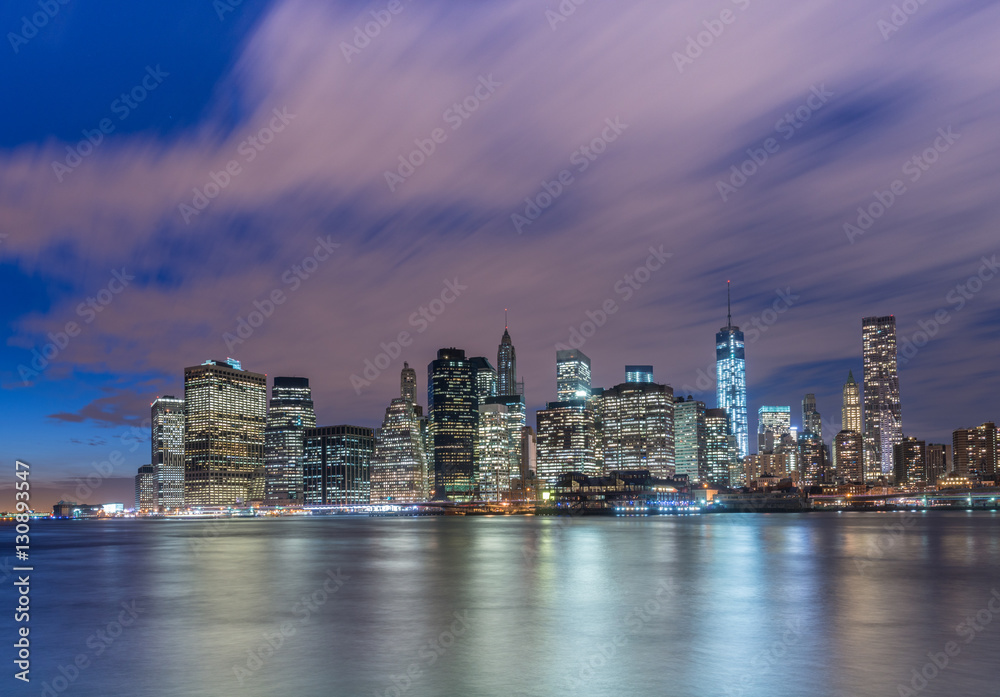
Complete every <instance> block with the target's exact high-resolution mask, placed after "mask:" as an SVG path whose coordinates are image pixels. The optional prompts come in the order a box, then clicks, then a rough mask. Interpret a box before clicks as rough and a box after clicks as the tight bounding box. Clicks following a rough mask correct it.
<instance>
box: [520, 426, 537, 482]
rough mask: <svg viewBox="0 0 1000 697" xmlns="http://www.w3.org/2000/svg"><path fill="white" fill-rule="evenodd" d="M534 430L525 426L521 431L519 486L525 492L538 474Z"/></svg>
mask: <svg viewBox="0 0 1000 697" xmlns="http://www.w3.org/2000/svg"><path fill="white" fill-rule="evenodd" d="M537 447H538V446H537V442H536V440H535V429H533V428H532V427H531V426H525V427H524V428H522V429H521V485H522V487H524V491H525V492H527V489H528V486H529V482H530V481H531V480H534V479H535V478H536V476H537V474H538V451H537Z"/></svg>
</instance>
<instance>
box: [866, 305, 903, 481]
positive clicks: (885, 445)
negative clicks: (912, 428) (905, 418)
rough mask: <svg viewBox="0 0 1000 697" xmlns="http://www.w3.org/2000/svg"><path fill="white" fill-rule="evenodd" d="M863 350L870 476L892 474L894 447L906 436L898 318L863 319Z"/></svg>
mask: <svg viewBox="0 0 1000 697" xmlns="http://www.w3.org/2000/svg"><path fill="white" fill-rule="evenodd" d="M861 335H862V343H863V351H864V442H865V469H866V473H867V478H868V479H869V480H871V481H874V480H875V479H877V478H878V477H881V476H888V475H890V474H892V449H893V447H894V446H895V445H896V444H897V443H899V441H900V440H902V438H903V435H902V434H903V426H902V413H901V410H900V405H899V376H898V373H897V364H896V318H895V317H894V316H892V315H889V316H887V317H865V318H863V319H862V320H861Z"/></svg>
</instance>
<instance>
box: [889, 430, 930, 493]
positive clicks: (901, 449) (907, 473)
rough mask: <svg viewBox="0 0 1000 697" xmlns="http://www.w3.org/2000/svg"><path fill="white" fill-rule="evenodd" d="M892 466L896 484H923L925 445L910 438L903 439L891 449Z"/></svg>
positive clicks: (925, 473) (925, 475)
mask: <svg viewBox="0 0 1000 697" xmlns="http://www.w3.org/2000/svg"><path fill="white" fill-rule="evenodd" d="M892 466H893V478H894V479H895V482H896V484H904V483H905V484H925V483H926V482H927V444H926V443H925V442H924V441H922V440H917V439H916V438H914V437H912V436H911V437H909V438H903V440H901V441H900V442H899V443H896V445H894V446H893V448H892Z"/></svg>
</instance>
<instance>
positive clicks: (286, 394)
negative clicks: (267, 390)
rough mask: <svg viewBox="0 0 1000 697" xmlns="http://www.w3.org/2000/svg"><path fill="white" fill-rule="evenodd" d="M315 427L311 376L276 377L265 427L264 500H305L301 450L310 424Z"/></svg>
mask: <svg viewBox="0 0 1000 697" xmlns="http://www.w3.org/2000/svg"><path fill="white" fill-rule="evenodd" d="M315 427H316V412H315V410H314V408H313V401H312V391H311V390H310V388H309V378H296V377H276V378H274V383H273V384H272V387H271V405H270V408H269V409H268V412H267V427H266V428H265V430H264V472H265V476H266V478H267V486H266V491H265V496H264V502H265V503H267V504H268V505H269V506H289V505H301V504H302V453H303V450H302V448H303V439H304V434H305V430H306V429H307V428H315Z"/></svg>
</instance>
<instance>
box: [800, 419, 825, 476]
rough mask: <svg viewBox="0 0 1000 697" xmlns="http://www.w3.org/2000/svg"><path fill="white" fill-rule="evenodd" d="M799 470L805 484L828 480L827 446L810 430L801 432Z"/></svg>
mask: <svg viewBox="0 0 1000 697" xmlns="http://www.w3.org/2000/svg"><path fill="white" fill-rule="evenodd" d="M799 472H800V474H801V477H802V484H803V486H819V485H820V484H823V483H824V482H826V479H827V473H826V448H824V447H823V441H822V440H820V438H819V436H818V435H816V434H815V433H811V432H809V431H803V432H802V433H800V434H799Z"/></svg>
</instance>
